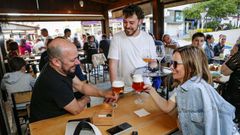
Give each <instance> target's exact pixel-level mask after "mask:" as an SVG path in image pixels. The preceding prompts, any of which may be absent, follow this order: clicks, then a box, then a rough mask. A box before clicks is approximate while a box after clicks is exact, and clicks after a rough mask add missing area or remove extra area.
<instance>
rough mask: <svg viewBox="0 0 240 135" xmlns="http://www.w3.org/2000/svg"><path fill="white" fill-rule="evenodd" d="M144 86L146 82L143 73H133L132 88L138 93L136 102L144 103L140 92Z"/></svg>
mask: <svg viewBox="0 0 240 135" xmlns="http://www.w3.org/2000/svg"><path fill="white" fill-rule="evenodd" d="M143 86H144V82H143V77H142V75H141V74H135V75H133V83H132V88H133V89H134V90H135V92H136V93H137V94H138V98H137V100H135V103H143V100H142V99H141V98H140V97H139V94H140V93H141V92H142V91H143V90H144V89H143Z"/></svg>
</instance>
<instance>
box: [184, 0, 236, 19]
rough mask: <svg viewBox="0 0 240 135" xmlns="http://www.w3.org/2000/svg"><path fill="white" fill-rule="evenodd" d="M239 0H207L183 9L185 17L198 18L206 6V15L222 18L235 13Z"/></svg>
mask: <svg viewBox="0 0 240 135" xmlns="http://www.w3.org/2000/svg"><path fill="white" fill-rule="evenodd" d="M238 4H240V1H239V0H209V1H206V2H201V3H197V4H194V5H193V6H192V7H191V8H187V9H185V10H183V13H184V16H185V18H189V19H200V18H201V16H200V13H202V12H204V11H205V8H208V9H209V10H208V14H207V16H208V17H212V18H223V17H227V16H228V15H233V14H236V13H237V6H238Z"/></svg>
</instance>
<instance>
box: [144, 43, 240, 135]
mask: <svg viewBox="0 0 240 135" xmlns="http://www.w3.org/2000/svg"><path fill="white" fill-rule="evenodd" d="M171 69H172V71H173V78H174V80H175V82H176V83H177V84H178V85H177V87H176V88H175V93H174V94H173V95H172V96H171V97H170V99H169V100H165V99H164V98H162V97H161V96H159V94H158V93H157V92H156V90H155V89H154V88H152V87H151V86H149V85H146V86H145V87H144V88H145V89H146V90H145V91H146V92H148V93H149V94H150V95H151V96H152V98H153V100H154V101H155V103H156V104H157V105H158V106H159V108H160V109H161V110H163V111H164V112H166V113H168V112H170V111H172V110H173V109H174V108H175V107H177V110H178V119H179V124H180V127H179V128H180V130H181V131H182V134H183V135H198V134H199V135H203V134H204V135H221V134H223V135H232V134H233V127H234V123H233V119H234V117H235V115H234V111H235V108H234V107H233V106H232V105H231V104H229V103H228V102H227V101H225V100H224V99H223V98H222V97H221V96H220V95H219V94H218V93H217V91H216V90H215V89H214V88H213V87H212V85H211V84H212V76H211V74H210V72H209V69H208V63H207V58H206V56H205V54H204V52H203V50H202V49H200V48H199V47H195V46H191V45H188V46H183V47H179V48H177V49H175V50H174V52H173V64H172V65H171ZM223 127H224V128H223Z"/></svg>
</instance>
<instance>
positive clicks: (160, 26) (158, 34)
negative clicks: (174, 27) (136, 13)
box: [152, 0, 164, 40]
mask: <svg viewBox="0 0 240 135" xmlns="http://www.w3.org/2000/svg"><path fill="white" fill-rule="evenodd" d="M160 1H161V0H152V8H153V34H154V36H155V38H156V39H158V40H160V39H161V38H162V35H163V34H164V3H163V2H160Z"/></svg>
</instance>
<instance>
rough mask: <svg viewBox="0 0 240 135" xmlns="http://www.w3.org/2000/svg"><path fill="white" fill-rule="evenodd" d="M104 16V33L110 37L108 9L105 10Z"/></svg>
mask: <svg viewBox="0 0 240 135" xmlns="http://www.w3.org/2000/svg"><path fill="white" fill-rule="evenodd" d="M103 17H104V20H102V21H101V22H102V33H103V34H106V35H107V37H109V36H110V35H109V17H108V11H107V10H106V11H104V12H103Z"/></svg>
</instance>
